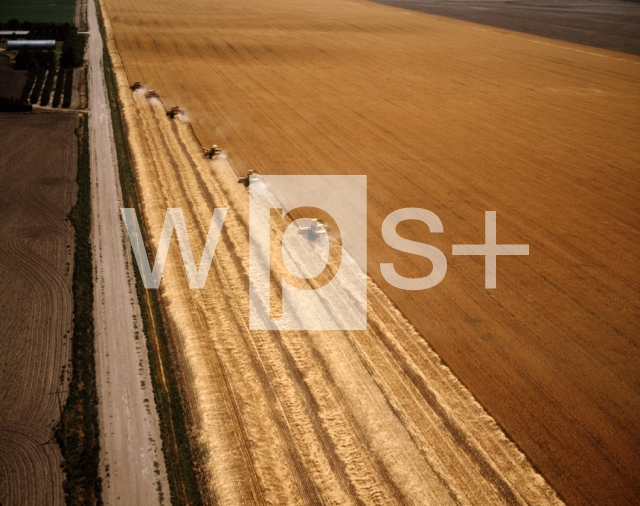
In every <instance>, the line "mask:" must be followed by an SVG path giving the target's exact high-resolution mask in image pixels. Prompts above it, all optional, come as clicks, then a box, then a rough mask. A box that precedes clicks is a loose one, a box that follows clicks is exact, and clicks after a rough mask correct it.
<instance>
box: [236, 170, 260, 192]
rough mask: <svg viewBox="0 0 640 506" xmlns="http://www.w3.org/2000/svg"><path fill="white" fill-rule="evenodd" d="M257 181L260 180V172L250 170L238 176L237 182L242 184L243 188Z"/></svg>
mask: <svg viewBox="0 0 640 506" xmlns="http://www.w3.org/2000/svg"><path fill="white" fill-rule="evenodd" d="M258 181H260V173H259V172H256V171H255V170H250V171H249V172H247V175H246V176H242V177H240V178H238V183H240V184H243V185H244V187H245V188H249V185H250V184H251V183H257V182H258Z"/></svg>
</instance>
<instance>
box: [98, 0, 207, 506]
mask: <svg viewBox="0 0 640 506" xmlns="http://www.w3.org/2000/svg"><path fill="white" fill-rule="evenodd" d="M98 20H99V22H100V30H101V32H102V36H103V38H104V40H105V41H106V34H105V30H104V26H103V24H102V15H101V13H100V10H99V9H98ZM103 62H104V72H105V80H106V83H107V91H108V94H109V106H110V109H111V119H112V122H113V131H114V140H115V144H116V147H117V149H116V152H117V157H118V167H119V171H120V185H121V187H122V197H123V203H124V206H125V207H133V208H135V209H136V212H137V213H138V216H141V212H140V206H139V202H138V197H137V192H136V183H135V178H134V174H133V169H132V166H131V158H130V152H129V146H128V144H127V139H126V135H125V129H124V122H123V119H122V115H121V106H120V103H119V99H118V87H117V82H116V77H115V72H114V70H113V66H112V63H111V58H110V56H109V52H108V50H107V47H106V43H105V45H104V48H103ZM141 228H142V233H143V237H144V241H145V245H146V247H147V251H150V249H149V247H150V245H149V243H148V234H147V233H146V226H145V224H144V221H142V223H141ZM134 268H135V275H136V290H137V295H138V301H139V304H140V309H141V313H142V321H143V330H144V333H145V337H146V342H147V352H148V356H149V367H150V370H151V379H152V383H153V393H154V398H155V403H156V409H157V412H158V417H159V421H160V432H161V435H162V451H163V453H164V457H165V464H166V468H167V476H168V480H169V488H170V492H171V503H172V504H173V505H194V506H195V505H201V504H202V497H201V494H200V489H199V486H198V480H197V475H196V470H195V463H194V457H193V451H192V446H191V442H190V440H189V435H188V433H187V422H186V414H185V409H184V406H183V404H182V396H181V391H180V385H179V383H178V379H177V370H176V368H177V364H176V362H175V359H174V354H173V350H172V344H171V341H170V337H169V331H168V329H167V326H166V325H165V321H164V317H163V309H162V305H161V303H160V300H159V294H158V292H157V290H147V289H145V288H144V286H143V284H142V280H141V278H140V272H139V271H138V267H137V265H136V264H135V262H134Z"/></svg>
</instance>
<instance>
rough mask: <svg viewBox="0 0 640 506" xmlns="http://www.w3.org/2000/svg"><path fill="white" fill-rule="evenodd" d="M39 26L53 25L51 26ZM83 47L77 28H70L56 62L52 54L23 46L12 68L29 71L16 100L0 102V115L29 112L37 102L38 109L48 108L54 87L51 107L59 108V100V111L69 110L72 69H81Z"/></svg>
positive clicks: (84, 36)
mask: <svg viewBox="0 0 640 506" xmlns="http://www.w3.org/2000/svg"><path fill="white" fill-rule="evenodd" d="M42 24H46V25H53V23H42ZM66 24H68V23H65V25H66ZM56 26H58V25H56ZM60 26H63V25H60ZM86 43H87V37H86V35H84V34H79V33H78V30H77V28H76V27H75V26H71V27H70V28H69V29H68V30H66V35H65V38H64V42H63V43H62V51H61V55H60V59H59V60H58V61H57V59H56V55H55V52H53V51H47V50H42V49H31V48H29V47H28V46H27V45H24V46H22V47H21V48H20V49H19V50H18V53H17V54H16V57H15V60H14V68H15V69H16V70H28V71H29V73H28V76H27V81H26V82H25V85H24V87H23V89H22V95H21V96H20V99H19V100H18V99H15V98H6V99H0V112H21V111H31V110H32V107H31V105H30V104H35V103H36V102H38V100H40V105H42V106H46V105H48V104H49V101H50V100H51V91H52V89H53V88H54V84H55V90H54V91H53V100H52V102H51V105H52V107H58V105H59V104H60V102H61V100H62V107H69V106H70V105H71V95H72V94H73V69H74V68H77V67H81V66H82V65H83V61H84V51H85V47H86ZM61 97H64V98H63V99H62V98H61Z"/></svg>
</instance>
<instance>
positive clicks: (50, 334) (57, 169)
mask: <svg viewBox="0 0 640 506" xmlns="http://www.w3.org/2000/svg"><path fill="white" fill-rule="evenodd" d="M76 124H77V118H76V117H74V116H72V115H68V114H38V115H24V114H23V115H2V120H1V121H0V153H2V155H1V160H0V162H1V163H0V167H1V170H0V188H2V191H1V192H0V210H1V214H2V220H1V221H0V285H1V286H2V291H1V296H0V321H1V322H2V325H1V326H0V347H1V348H2V355H1V357H2V358H1V359H0V385H2V388H0V484H1V486H0V503H2V504H50V505H61V504H64V500H63V491H62V482H63V478H64V476H63V473H62V470H61V469H60V463H61V454H60V449H59V447H58V445H57V443H56V441H55V439H52V436H53V428H54V426H55V425H56V424H57V423H58V421H59V419H60V411H59V409H60V406H61V405H64V401H65V398H66V393H65V390H66V383H67V381H66V378H67V375H66V373H65V372H64V370H65V367H66V365H67V363H68V361H69V358H70V352H71V331H72V325H73V298H72V291H71V288H72V278H71V276H72V273H73V265H72V262H73V258H72V255H73V237H74V232H73V228H72V226H71V224H70V223H69V222H68V221H67V219H66V217H67V214H68V212H69V210H70V209H71V207H72V205H73V203H74V201H75V198H76V180H75V177H76V176H75V173H76V158H77V147H76V136H75V134H74V129H75V127H76Z"/></svg>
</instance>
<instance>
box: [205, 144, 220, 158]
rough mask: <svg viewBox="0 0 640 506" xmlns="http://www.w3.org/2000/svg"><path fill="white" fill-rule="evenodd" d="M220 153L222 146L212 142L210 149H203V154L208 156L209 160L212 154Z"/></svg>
mask: <svg viewBox="0 0 640 506" xmlns="http://www.w3.org/2000/svg"><path fill="white" fill-rule="evenodd" d="M202 149H204V148H202ZM220 153H222V148H221V147H220V146H218V145H217V144H213V145H212V146H211V149H209V150H206V149H204V156H206V157H208V158H209V160H211V159H212V158H213V157H214V156H216V155H219V154H220Z"/></svg>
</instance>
